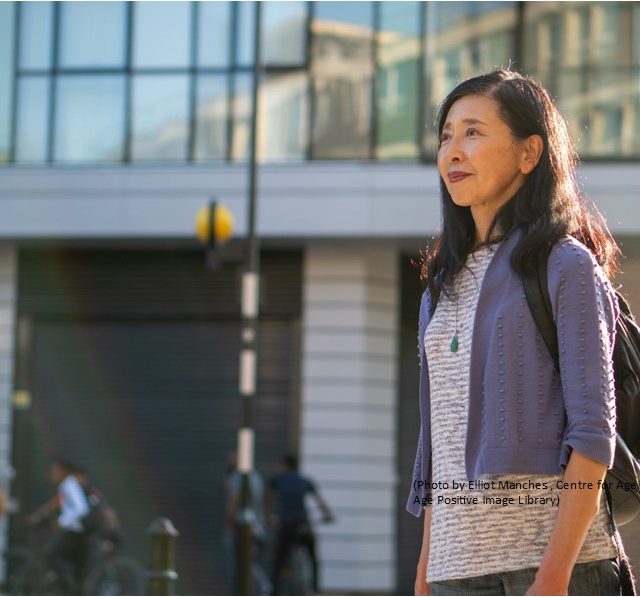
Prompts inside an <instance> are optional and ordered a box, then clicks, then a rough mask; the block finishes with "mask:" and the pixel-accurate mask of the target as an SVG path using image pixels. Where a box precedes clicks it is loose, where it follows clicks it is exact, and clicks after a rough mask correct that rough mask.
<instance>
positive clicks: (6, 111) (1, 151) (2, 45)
mask: <svg viewBox="0 0 640 597" xmlns="http://www.w3.org/2000/svg"><path fill="white" fill-rule="evenodd" d="M14 20H15V4H14V3H13V2H1V3H0V162H6V161H7V160H8V159H9V153H10V134H11V126H10V123H11V108H12V105H13V101H12V100H13V97H12V94H13V30H14Z"/></svg>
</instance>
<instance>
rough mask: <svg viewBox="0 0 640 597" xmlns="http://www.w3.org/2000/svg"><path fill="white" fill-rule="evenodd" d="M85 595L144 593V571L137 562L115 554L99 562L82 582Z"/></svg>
mask: <svg viewBox="0 0 640 597" xmlns="http://www.w3.org/2000/svg"><path fill="white" fill-rule="evenodd" d="M82 592H83V594H84V595H144V573H143V572H142V568H141V567H140V566H139V564H138V563H137V562H135V561H134V560H132V559H131V558H128V557H126V556H114V557H110V558H107V559H106V560H103V561H102V562H98V563H97V564H96V565H95V566H93V567H92V568H91V570H90V571H89V573H88V574H87V576H86V578H85V580H84V582H83V583H82Z"/></svg>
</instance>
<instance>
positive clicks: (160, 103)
mask: <svg viewBox="0 0 640 597" xmlns="http://www.w3.org/2000/svg"><path fill="white" fill-rule="evenodd" d="M188 98H189V79H188V77H187V76H183V75H170V76H163V75H139V76H137V77H134V79H133V126H132V136H133V139H132V148H131V155H132V159H134V160H160V161H164V160H185V159H186V158H187V137H188V130H189V127H188V122H189V101H188Z"/></svg>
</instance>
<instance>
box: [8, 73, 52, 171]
mask: <svg viewBox="0 0 640 597" xmlns="http://www.w3.org/2000/svg"><path fill="white" fill-rule="evenodd" d="M49 86H50V79H49V77H21V78H20V80H19V81H18V105H17V119H16V120H17V122H16V126H17V130H16V160H17V161H19V162H43V161H45V160H46V159H47V122H48V119H47V112H48V109H49Z"/></svg>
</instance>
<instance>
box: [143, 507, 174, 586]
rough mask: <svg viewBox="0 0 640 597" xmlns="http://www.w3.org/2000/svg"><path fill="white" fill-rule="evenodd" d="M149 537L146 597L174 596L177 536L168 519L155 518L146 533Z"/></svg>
mask: <svg viewBox="0 0 640 597" xmlns="http://www.w3.org/2000/svg"><path fill="white" fill-rule="evenodd" d="M147 532H148V533H149V535H150V536H151V563H150V568H149V571H148V572H147V583H148V588H147V594H148V595H175V583H176V580H178V573H177V572H176V570H175V568H176V537H177V536H178V535H179V533H178V531H177V530H176V528H175V527H174V526H173V523H172V522H171V521H170V520H169V519H168V518H157V519H156V520H154V521H153V522H152V523H151V525H149V529H148V531H147Z"/></svg>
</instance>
